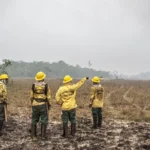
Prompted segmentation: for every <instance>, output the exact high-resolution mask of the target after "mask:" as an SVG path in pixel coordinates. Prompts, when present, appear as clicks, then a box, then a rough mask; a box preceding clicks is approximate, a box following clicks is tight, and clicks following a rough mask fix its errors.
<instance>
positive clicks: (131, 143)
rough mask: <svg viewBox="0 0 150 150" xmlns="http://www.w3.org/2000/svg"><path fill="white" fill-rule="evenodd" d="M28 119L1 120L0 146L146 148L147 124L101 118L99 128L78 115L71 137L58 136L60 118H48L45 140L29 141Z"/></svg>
mask: <svg viewBox="0 0 150 150" xmlns="http://www.w3.org/2000/svg"><path fill="white" fill-rule="evenodd" d="M29 126H30V121H29V119H20V118H19V117H17V116H12V117H11V118H9V120H8V122H7V124H5V128H4V132H5V134H4V135H3V136H2V137H0V150H150V124H148V123H135V122H122V121H115V120H110V119H104V121H103V126H102V128H101V129H96V130H93V129H91V126H92V120H91V119H84V118H78V123H77V133H76V136H75V138H71V137H69V138H68V139H64V138H62V137H61V134H62V126H61V123H60V122H51V123H49V125H48V129H47V136H48V140H47V141H41V139H40V126H38V138H39V140H38V141H37V142H32V141H31V138H30V133H29V132H28V129H29Z"/></svg>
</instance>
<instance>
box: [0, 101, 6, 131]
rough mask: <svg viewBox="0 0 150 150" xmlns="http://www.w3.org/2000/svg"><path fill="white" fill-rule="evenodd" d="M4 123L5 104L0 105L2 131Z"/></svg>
mask: <svg viewBox="0 0 150 150" xmlns="http://www.w3.org/2000/svg"><path fill="white" fill-rule="evenodd" d="M4 121H5V111H4V104H3V103H0V131H1V130H2V127H3V122H4Z"/></svg>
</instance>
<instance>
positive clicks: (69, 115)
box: [61, 109, 76, 124]
mask: <svg viewBox="0 0 150 150" xmlns="http://www.w3.org/2000/svg"><path fill="white" fill-rule="evenodd" d="M61 118H62V122H63V123H64V124H68V120H69V121H70V122H71V123H72V124H75V123H76V110H75V109H71V110H66V111H65V110H62V116H61Z"/></svg>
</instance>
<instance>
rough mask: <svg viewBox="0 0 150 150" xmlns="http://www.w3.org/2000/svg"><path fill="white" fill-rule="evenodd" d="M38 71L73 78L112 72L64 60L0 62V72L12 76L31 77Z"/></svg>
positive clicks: (109, 76) (51, 75)
mask: <svg viewBox="0 0 150 150" xmlns="http://www.w3.org/2000/svg"><path fill="white" fill-rule="evenodd" d="M38 71H43V72H45V73H46V75H47V77H50V78H63V77H64V76H65V75H66V74H69V75H71V76H73V77H74V78H82V77H85V76H89V77H93V76H95V75H97V76H99V77H100V76H102V77H105V78H112V74H111V73H110V72H109V71H101V70H100V71H97V70H94V69H91V68H82V67H80V65H76V66H72V65H69V64H67V63H65V62H64V61H59V62H53V63H49V62H43V61H40V62H38V61H33V62H24V61H10V60H7V59H5V60H3V63H2V64H0V73H2V72H5V73H8V74H9V76H10V77H12V78H30V77H31V78H33V77H34V76H35V74H36V73H37V72H38Z"/></svg>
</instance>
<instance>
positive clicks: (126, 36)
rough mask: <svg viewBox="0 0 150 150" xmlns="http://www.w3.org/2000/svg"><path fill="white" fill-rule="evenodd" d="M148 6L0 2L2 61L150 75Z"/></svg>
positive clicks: (119, 1) (83, 0) (86, 0)
mask: <svg viewBox="0 0 150 150" xmlns="http://www.w3.org/2000/svg"><path fill="white" fill-rule="evenodd" d="M149 49H150V0H0V59H3V58H8V59H12V60H24V61H33V60H37V61H40V60H41V61H49V62H53V61H59V60H64V61H65V62H67V63H69V64H73V65H76V64H80V65H81V66H83V67H84V66H88V61H89V60H90V61H91V62H92V67H93V68H96V69H102V70H109V71H113V70H118V71H119V72H121V73H124V74H136V73H139V72H144V71H150V67H149V64H150V50H149Z"/></svg>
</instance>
